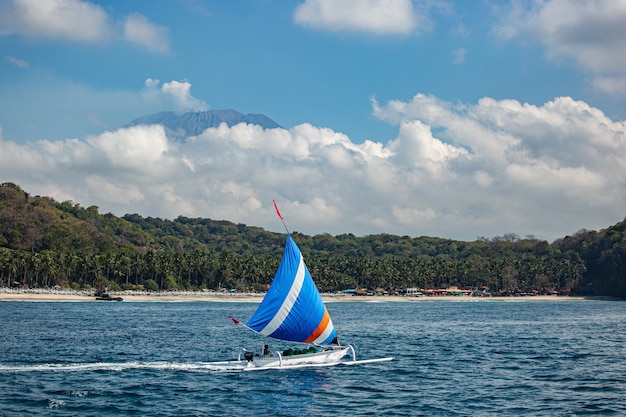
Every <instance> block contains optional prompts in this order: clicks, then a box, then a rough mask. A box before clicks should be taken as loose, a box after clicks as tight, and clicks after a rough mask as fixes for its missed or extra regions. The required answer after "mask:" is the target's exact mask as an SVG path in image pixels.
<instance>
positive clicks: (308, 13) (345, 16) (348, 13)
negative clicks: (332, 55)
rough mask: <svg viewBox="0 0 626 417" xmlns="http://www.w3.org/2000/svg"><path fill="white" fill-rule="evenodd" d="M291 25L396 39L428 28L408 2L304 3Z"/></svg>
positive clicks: (325, 0) (315, 0)
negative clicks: (366, 33) (294, 23)
mask: <svg viewBox="0 0 626 417" xmlns="http://www.w3.org/2000/svg"><path fill="white" fill-rule="evenodd" d="M294 21H295V22H296V23H298V24H301V25H303V26H308V27H312V28H315V29H322V30H330V31H344V30H345V31H359V32H372V33H376V34H400V35H406V34H409V33H411V32H413V31H415V30H418V29H423V28H424V27H426V26H428V19H427V17H426V15H425V14H422V13H418V12H417V10H415V9H414V7H413V2H412V0H352V1H342V0H306V1H304V3H302V4H300V5H299V6H298V7H297V8H296V11H295V13H294Z"/></svg>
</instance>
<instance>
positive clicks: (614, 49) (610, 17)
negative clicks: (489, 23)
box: [494, 0, 626, 95]
mask: <svg viewBox="0 0 626 417" xmlns="http://www.w3.org/2000/svg"><path fill="white" fill-rule="evenodd" d="M624 22H626V2H625V1H623V0H594V1H580V0H546V1H538V2H520V1H516V2H513V3H512V6H511V8H510V9H509V10H508V14H507V15H506V16H505V19H504V20H503V21H502V22H501V23H500V24H499V25H498V26H497V27H496V28H495V29H494V33H496V34H497V35H498V36H501V37H503V38H514V37H519V38H521V39H524V40H525V39H527V38H531V39H536V40H537V41H538V42H540V43H541V44H543V45H544V46H545V48H546V51H547V55H548V57H549V58H550V59H553V60H560V59H569V60H573V61H574V62H576V63H577V64H578V65H579V67H580V68H582V69H583V70H584V71H586V72H588V73H589V74H591V76H592V86H594V87H596V88H598V89H599V90H600V91H602V92H605V93H610V94H622V95H623V94H626V86H625V85H624V77H625V76H626V53H624V51H626V25H625V24H624Z"/></svg>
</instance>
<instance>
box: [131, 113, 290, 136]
mask: <svg viewBox="0 0 626 417" xmlns="http://www.w3.org/2000/svg"><path fill="white" fill-rule="evenodd" d="M222 123H226V125H227V126H229V127H230V126H234V125H236V124H239V123H247V124H254V125H258V126H261V127H262V128H263V129H274V128H280V127H281V126H280V125H279V124H278V123H276V122H275V121H273V120H272V119H270V118H269V117H267V116H265V115H263V114H252V113H249V114H246V115H244V114H243V113H240V112H238V111H237V110H232V109H226V110H208V111H198V112H187V113H177V112H173V111H163V112H160V113H154V114H150V115H147V116H141V117H138V118H137V119H135V120H133V121H132V122H130V123H128V124H127V125H126V126H124V127H130V126H137V125H155V124H160V125H163V126H164V127H165V133H166V134H167V136H168V137H169V138H171V139H176V140H181V141H184V140H186V139H187V137H189V136H197V135H199V134H201V133H202V132H204V131H205V130H206V129H208V128H210V127H218V126H219V125H220V124H222Z"/></svg>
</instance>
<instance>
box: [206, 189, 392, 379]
mask: <svg viewBox="0 0 626 417" xmlns="http://www.w3.org/2000/svg"><path fill="white" fill-rule="evenodd" d="M274 208H275V209H276V214H277V215H278V217H279V218H280V220H281V221H282V223H283V226H285V230H286V231H287V241H286V244H285V250H284V252H283V257H282V259H281V262H280V265H279V267H278V270H277V271H276V275H275V276H274V280H273V281H272V284H271V285H270V287H269V289H268V291H267V293H266V294H265V297H264V298H263V300H262V301H261V303H260V304H259V307H258V308H257V310H256V311H255V313H254V314H253V315H252V317H251V318H250V319H249V320H248V321H247V322H246V323H245V324H244V323H242V322H241V321H239V320H237V319H236V318H234V317H233V316H229V318H230V319H231V320H232V321H233V322H234V323H235V324H237V325H242V326H243V327H245V328H247V329H249V330H251V331H253V332H255V333H257V334H260V335H262V336H265V337H268V338H271V339H275V340H281V341H288V342H297V343H305V344H307V345H308V347H307V348H305V349H300V350H295V351H294V350H292V349H288V350H285V351H282V352H280V351H275V352H271V351H269V349H268V345H265V348H264V350H263V352H262V353H255V352H254V351H251V350H246V349H242V350H241V351H240V353H239V357H238V358H237V360H231V361H224V362H210V363H207V365H209V366H211V367H216V368H220V369H224V370H244V371H251V370H262V369H290V368H304V367H326V366H336V365H360V364H367V363H376V362H387V361H391V360H394V358H393V357H385V358H376V359H365V360H357V359H356V353H355V351H354V348H353V347H352V346H351V345H345V346H342V345H340V344H339V340H338V338H337V333H336V331H335V327H334V326H333V322H332V320H331V318H330V315H329V314H328V310H327V309H326V306H325V305H324V302H323V300H322V296H321V295H320V293H319V290H318V289H317V287H316V286H315V283H314V282H313V278H312V277H311V274H310V273H309V270H308V268H307V266H306V264H305V263H304V259H303V257H302V253H301V252H300V249H299V248H298V245H296V243H295V242H294V240H293V239H292V238H291V234H290V233H289V230H288V229H287V226H286V225H285V221H284V219H283V216H282V215H281V214H280V211H279V210H278V206H277V205H276V202H275V201H274ZM348 355H349V356H351V357H352V360H345V359H344V357H346V356H348Z"/></svg>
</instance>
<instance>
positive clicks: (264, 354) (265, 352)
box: [263, 345, 273, 356]
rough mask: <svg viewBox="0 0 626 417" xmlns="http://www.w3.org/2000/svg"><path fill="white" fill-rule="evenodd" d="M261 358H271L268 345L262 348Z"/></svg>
mask: <svg viewBox="0 0 626 417" xmlns="http://www.w3.org/2000/svg"><path fill="white" fill-rule="evenodd" d="M263 356H273V355H272V352H270V347H269V345H265V346H263Z"/></svg>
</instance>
